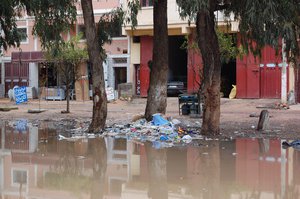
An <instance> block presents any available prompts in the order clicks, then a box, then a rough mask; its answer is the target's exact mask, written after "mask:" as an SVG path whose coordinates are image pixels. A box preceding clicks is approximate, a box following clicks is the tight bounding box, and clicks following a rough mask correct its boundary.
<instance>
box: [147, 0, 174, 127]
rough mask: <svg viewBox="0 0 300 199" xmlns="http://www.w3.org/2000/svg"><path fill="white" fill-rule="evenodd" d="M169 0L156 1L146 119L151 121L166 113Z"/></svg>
mask: <svg viewBox="0 0 300 199" xmlns="http://www.w3.org/2000/svg"><path fill="white" fill-rule="evenodd" d="M167 2H168V1H167V0H160V1H154V13H153V21H154V38H153V42H154V43H153V65H152V67H151V72H150V86H149V90H148V98H147V106H146V111H145V117H146V119H147V120H148V121H149V120H151V119H152V115H153V114H154V113H163V114H165V113H166V108H167V80H168V68H169V61H168V55H169V53H168V17H167Z"/></svg>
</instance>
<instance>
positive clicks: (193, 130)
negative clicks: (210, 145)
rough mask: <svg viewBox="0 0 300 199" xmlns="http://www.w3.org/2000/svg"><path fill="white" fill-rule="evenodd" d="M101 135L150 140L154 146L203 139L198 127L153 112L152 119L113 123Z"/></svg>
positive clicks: (166, 145) (143, 140)
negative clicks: (148, 120) (121, 123)
mask: <svg viewBox="0 0 300 199" xmlns="http://www.w3.org/2000/svg"><path fill="white" fill-rule="evenodd" d="M102 135H103V136H111V137H115V138H126V139H127V140H131V141H135V142H146V141H150V142H152V144H153V147H154V148H165V147H172V146H175V145H183V144H188V143H190V142H192V140H194V139H203V137H202V136H201V135H199V127H198V128H197V127H189V126H186V125H184V124H182V123H181V122H180V121H179V120H177V119H170V120H166V119H165V118H163V117H162V116H161V115H160V114H154V115H153V119H152V121H150V122H147V121H146V119H143V118H142V119H139V120H137V121H135V122H132V123H130V124H125V125H120V124H114V125H112V126H109V127H107V128H106V129H105V130H104V131H103V134H102Z"/></svg>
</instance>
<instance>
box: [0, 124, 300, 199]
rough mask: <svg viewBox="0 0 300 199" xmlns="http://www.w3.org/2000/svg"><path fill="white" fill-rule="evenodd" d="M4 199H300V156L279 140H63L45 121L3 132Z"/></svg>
mask: <svg viewBox="0 0 300 199" xmlns="http://www.w3.org/2000/svg"><path fill="white" fill-rule="evenodd" d="M0 130H1V131H0V135H1V136H0V139H1V141H0V144H1V150H0V192H1V198H3V199H4V198H55V199H56V198H57V199H58V198H71V199H72V198H74V199H75V198H87V199H90V198H91V199H94V198H97V199H99V198H103V199H110V198H114V199H116V198H120V199H121V198H122V199H135V198H137V199H144V198H145V199H146V198H152V199H167V198H168V199H173V198H174V199H175V198H176V199H177V198H178V199H179V198H183V199H185V198H186V199H192V198H195V199H201V198H203V199H217V198H222V199H223V198H224V199H235V198H237V199H249V198H261V199H263V198H274V199H277V198H282V199H290V198H292V199H294V198H300V196H299V184H300V180H299V179H300V175H299V172H298V170H297V169H298V168H300V167H299V166H300V152H299V151H296V150H294V149H293V148H289V149H282V148H281V140H267V139H237V140H232V141H199V146H197V147H196V146H189V147H177V148H168V149H160V150H156V149H154V148H153V147H152V144H151V143H144V144H140V143H135V142H131V141H126V140H124V139H113V138H96V139H78V140H73V141H66V140H63V141H58V139H57V132H56V130H55V129H52V128H49V125H48V124H47V123H45V124H43V126H41V127H39V128H38V127H35V126H33V125H31V124H30V123H27V121H18V123H13V124H11V123H10V124H8V123H6V125H4V126H1V127H0Z"/></svg>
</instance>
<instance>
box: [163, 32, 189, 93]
mask: <svg viewBox="0 0 300 199" xmlns="http://www.w3.org/2000/svg"><path fill="white" fill-rule="evenodd" d="M184 42H185V38H184V36H169V71H168V95H169V96H171V95H178V94H181V93H184V92H186V90H187V89H186V88H187V50H186V49H184V48H182V45H183V44H184Z"/></svg>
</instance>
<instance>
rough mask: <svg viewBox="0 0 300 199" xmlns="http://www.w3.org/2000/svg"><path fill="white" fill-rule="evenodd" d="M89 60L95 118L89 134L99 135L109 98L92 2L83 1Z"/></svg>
mask: <svg viewBox="0 0 300 199" xmlns="http://www.w3.org/2000/svg"><path fill="white" fill-rule="evenodd" d="M81 6H82V11H83V18H84V25H85V34H86V40H87V46H88V54H89V60H90V62H91V63H92V68H93V69H92V73H93V77H92V79H93V118H92V123H91V124H90V126H89V132H94V133H98V132H100V131H101V130H102V129H103V128H104V126H105V121H106V117H107V98H106V92H105V84H104V74H103V66H102V64H103V60H102V58H101V56H100V47H101V46H100V43H99V37H98V34H97V31H96V25H95V19H94V12H93V5H92V0H82V1H81Z"/></svg>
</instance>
